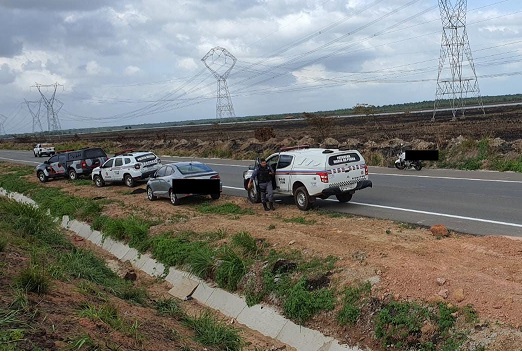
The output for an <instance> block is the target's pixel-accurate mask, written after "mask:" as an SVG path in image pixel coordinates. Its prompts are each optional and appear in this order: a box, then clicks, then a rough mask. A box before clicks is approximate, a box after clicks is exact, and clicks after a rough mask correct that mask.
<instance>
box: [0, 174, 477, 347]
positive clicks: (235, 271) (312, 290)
mask: <svg viewBox="0 0 522 352" xmlns="http://www.w3.org/2000/svg"><path fill="white" fill-rule="evenodd" d="M3 166H5V167H3V171H2V172H1V173H0V187H3V188H5V189H7V190H9V191H15V192H20V193H24V194H26V195H27V196H29V197H31V198H33V199H34V200H36V201H37V203H38V204H39V205H40V206H41V208H40V209H36V208H33V207H31V206H27V205H20V204H17V203H15V202H12V201H3V202H1V203H0V204H1V205H0V215H1V217H0V218H1V219H2V220H1V221H0V226H1V227H0V229H3V230H4V231H6V232H7V233H8V234H9V235H8V237H7V239H4V240H3V242H1V241H0V255H1V254H2V253H5V252H6V249H7V248H9V249H11V248H16V250H20V251H23V252H24V253H25V255H26V256H27V257H28V258H30V259H28V260H27V261H25V265H24V266H23V267H22V268H20V270H19V272H18V273H17V274H16V275H14V276H13V277H12V278H8V277H7V276H5V275H2V276H1V278H2V279H1V280H2V284H3V287H5V288H8V287H9V290H10V293H9V296H10V297H11V300H12V302H16V303H12V302H7V303H4V304H3V307H1V308H0V309H1V310H0V327H2V328H6V329H7V327H12V328H9V329H7V330H5V331H6V332H2V333H0V347H1V348H9V349H25V348H26V347H27V345H25V344H24V343H26V342H27V341H31V338H30V337H28V336H29V335H28V331H30V329H31V325H30V323H29V322H28V321H27V320H25V319H22V320H20V317H22V316H23V314H25V311H24V310H23V309H22V308H20V307H24V306H25V307H31V303H30V302H31V300H30V299H29V298H28V297H29V296H28V295H45V294H52V293H53V292H55V290H56V287H57V286H59V282H67V283H69V282H76V283H78V287H79V289H78V290H79V292H81V293H82V294H83V295H84V296H85V297H95V298H96V299H95V300H88V299H85V300H84V302H83V303H82V302H78V306H77V314H78V316H79V317H81V318H86V319H90V320H92V321H101V322H103V324H104V325H106V326H108V327H109V328H110V329H112V330H114V331H118V332H119V333H120V334H122V335H124V336H126V337H127V338H129V339H131V340H132V341H133V343H134V345H133V348H134V347H138V348H139V347H140V346H144V344H145V343H146V339H147V336H146V335H145V334H144V333H143V332H142V327H143V323H142V322H141V321H139V319H134V320H132V319H130V320H129V319H128V317H125V316H124V315H122V313H121V311H119V309H118V307H117V306H115V305H114V301H113V299H111V298H109V297H112V296H114V297H117V298H118V299H121V300H125V301H126V302H128V304H131V305H139V306H141V307H148V308H151V307H153V308H154V309H156V311H157V313H158V315H160V316H169V317H173V318H176V319H178V320H179V321H180V322H182V323H183V325H184V327H186V328H189V329H190V331H192V332H193V333H194V338H195V340H196V341H197V342H198V343H202V344H204V345H206V346H211V347H212V348H217V349H223V350H225V349H227V350H228V349H232V350H237V349H240V348H241V346H242V344H243V342H242V340H241V338H240V337H239V334H238V331H237V330H235V329H234V328H231V327H230V326H227V325H226V324H223V323H222V322H220V321H219V320H217V319H216V318H215V317H213V316H212V315H211V314H210V313H204V314H201V315H199V316H188V315H186V314H185V313H184V312H183V310H182V309H181V308H180V305H179V302H178V301H176V300H158V301H155V302H152V300H151V299H150V297H149V296H148V294H147V291H146V290H144V289H142V288H140V287H137V286H135V285H133V284H132V283H131V282H129V281H126V280H123V279H121V278H120V277H118V276H117V275H116V274H114V273H113V272H112V271H111V270H110V269H108V268H107V267H106V266H105V264H104V262H103V261H101V260H100V259H98V258H97V257H96V256H95V255H94V254H92V253H91V252H88V251H85V250H82V249H79V248H76V247H75V246H73V245H72V244H71V243H70V242H69V240H68V238H67V237H65V235H63V234H62V233H61V232H60V231H59V230H58V228H57V224H56V223H55V222H54V221H53V219H52V217H51V216H58V217H59V216H62V215H69V216H71V217H73V218H77V219H80V220H84V221H87V222H89V223H90V224H91V225H92V226H93V228H95V229H98V230H100V231H101V232H102V233H103V234H104V236H107V237H110V238H112V239H114V240H118V241H123V242H126V243H127V244H128V245H129V246H131V247H133V248H135V249H137V250H138V251H139V252H141V253H145V252H149V253H151V254H152V256H153V257H154V258H155V259H156V260H158V261H159V262H161V263H163V264H164V265H165V267H167V268H168V267H170V266H175V267H178V268H181V269H184V270H186V271H188V272H191V273H192V274H194V275H197V276H198V277H200V278H203V279H206V280H211V281H213V282H215V283H216V285H217V286H219V287H221V288H223V289H225V290H227V291H230V292H235V293H239V294H241V295H243V296H244V297H245V299H246V302H247V304H248V305H249V306H252V305H255V304H259V303H270V304H273V305H277V306H279V307H280V308H281V310H282V312H283V314H284V315H285V316H286V317H288V318H289V319H292V320H293V321H294V322H296V323H298V324H301V325H307V324H308V323H309V322H310V321H311V320H313V318H314V317H316V316H318V315H323V316H333V317H335V318H334V319H336V321H337V323H338V324H339V326H348V327H350V328H357V329H360V330H361V331H375V336H373V338H374V341H375V346H378V348H382V349H400V350H402V349H429V350H448V349H459V347H460V346H461V345H462V343H464V341H465V340H466V331H467V328H468V327H469V326H470V324H473V321H471V319H470V320H468V317H470V316H471V317H473V316H476V314H475V313H474V311H473V309H472V307H466V308H464V309H463V308H455V307H452V306H450V305H447V304H445V303H434V304H428V303H424V302H411V301H395V300H393V299H392V298H391V297H387V298H384V299H383V298H377V297H375V296H373V295H372V286H371V284H370V283H368V282H353V283H352V284H351V285H350V286H343V287H339V286H338V285H337V284H336V282H335V281H332V279H331V278H332V274H333V272H335V270H336V263H337V261H338V258H335V257H331V256H330V257H316V256H310V255H307V256H305V255H304V254H303V253H301V252H299V251H296V250H291V249H289V248H281V249H277V250H276V249H274V248H273V247H271V246H270V245H269V244H268V243H266V242H265V240H263V239H261V238H256V237H255V234H254V235H253V234H251V233H249V232H245V231H243V232H238V233H230V232H229V231H227V230H226V229H221V228H218V229H215V230H214V231H210V232H196V231H186V230H183V231H178V230H175V228H176V226H173V230H172V231H168V232H164V233H161V234H157V235H154V236H151V234H150V228H151V226H153V225H155V224H158V223H159V222H161V221H160V220H157V219H153V218H151V217H147V218H142V217H139V216H136V215H132V216H127V217H123V218H113V217H109V216H107V215H103V214H102V213H103V208H104V206H105V205H106V204H108V202H109V201H108V200H107V199H86V198H79V197H75V196H71V195H69V194H67V193H65V192H63V191H61V190H59V189H57V188H54V187H53V188H51V187H44V186H43V185H40V184H38V183H31V182H29V181H27V180H25V178H24V177H25V176H27V175H32V169H31V168H28V167H22V166H8V165H6V164H4V165H3ZM79 186H82V185H79ZM51 197H52V200H51V199H50V198H51ZM43 209H49V211H50V214H51V215H48V214H47V213H46V211H44V210H43ZM193 209H194V210H196V211H197V212H201V213H204V214H215V215H227V216H228V215H234V216H238V217H241V216H248V215H252V212H251V211H246V210H245V209H242V208H240V207H238V206H236V205H234V204H232V203H222V204H217V205H215V204H210V203H203V204H201V205H195V206H193ZM247 210H248V209H247ZM317 216H324V217H325V218H328V217H336V216H339V215H338V214H336V213H330V212H326V213H324V214H322V213H319V212H318V213H317ZM182 218H183V217H180V219H182ZM176 219H177V218H176ZM279 220H280V221H281V222H291V223H296V224H302V225H310V224H313V223H314V222H313V220H310V219H305V218H303V217H295V218H288V219H284V218H281V219H279ZM180 221H183V220H180ZM177 222H178V220H175V221H172V223H173V224H176V223H177ZM269 227H271V228H272V229H274V230H275V229H277V226H276V225H275V224H270V225H269ZM1 270H2V272H3V271H4V270H5V268H4V269H1ZM165 274H166V273H165ZM3 302H5V300H4V301H3ZM28 302H29V303H28ZM15 307H16V308H15ZM33 308H34V309H36V308H35V307H33ZM29 311H31V309H30V308H29ZM457 319H460V320H459V324H457ZM27 324H29V326H27ZM0 330H1V329H0ZM22 341H25V342H23V343H22ZM355 342H356V341H355ZM70 343H71V344H70V346H72V347H74V348H82V349H84V348H87V349H97V348H101V347H100V346H101V345H100V344H101V343H102V342H100V341H99V339H98V338H97V337H93V336H90V335H88V334H87V332H82V331H79V332H77V336H76V337H75V338H74V339H72V340H71V342H70ZM31 347H32V348H33V347H34V348H38V349H44V347H45V346H42V345H37V344H36V345H32V346H31ZM129 348H130V347H129ZM142 348H143V347H142Z"/></svg>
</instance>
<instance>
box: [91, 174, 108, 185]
mask: <svg viewBox="0 0 522 352" xmlns="http://www.w3.org/2000/svg"><path fill="white" fill-rule="evenodd" d="M93 179H94V184H95V185H96V187H103V186H105V181H103V178H102V177H101V176H100V175H94V178H93Z"/></svg>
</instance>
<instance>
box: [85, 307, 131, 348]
mask: <svg viewBox="0 0 522 352" xmlns="http://www.w3.org/2000/svg"><path fill="white" fill-rule="evenodd" d="M79 315H80V317H85V318H89V319H91V320H92V321H94V322H97V321H101V322H103V323H105V324H107V325H109V326H110V327H111V328H113V329H114V330H116V331H119V332H122V333H124V334H125V335H127V336H129V337H133V338H135V339H136V340H139V339H140V337H139V334H138V328H139V324H138V323H137V321H136V322H133V323H132V324H129V323H128V322H126V321H125V320H124V319H123V318H122V317H120V315H119V312H118V310H117V309H116V307H114V306H112V305H110V304H103V305H101V306H98V307H97V306H95V305H91V304H88V305H87V306H85V307H84V308H83V309H82V310H80V312H79Z"/></svg>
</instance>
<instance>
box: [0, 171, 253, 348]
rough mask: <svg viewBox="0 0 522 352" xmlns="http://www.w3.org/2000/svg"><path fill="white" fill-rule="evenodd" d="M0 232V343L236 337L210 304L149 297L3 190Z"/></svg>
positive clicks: (196, 344)
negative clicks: (186, 305)
mask: <svg viewBox="0 0 522 352" xmlns="http://www.w3.org/2000/svg"><path fill="white" fill-rule="evenodd" d="M3 176H4V175H3ZM3 181H5V179H4V178H3V177H2V182H3ZM2 187H5V183H2ZM33 192H34V193H35V194H37V192H36V190H33ZM60 210H61V208H59V209H58V211H60ZM0 232H1V233H2V236H1V240H0V263H1V265H0V297H1V299H0V350H33V349H34V350H49V349H50V350H58V349H65V350H70V349H81V350H86V349H87V350H97V349H102V350H107V349H123V350H131V349H147V343H148V342H151V341H154V340H155V339H156V338H157V337H158V335H163V334H166V335H169V334H170V335H172V336H171V337H170V338H166V339H165V341H167V343H166V344H165V345H164V346H163V347H162V349H173V350H177V349H179V350H188V349H198V350H204V349H208V348H210V349H218V350H239V349H241V347H242V345H243V340H242V338H241V336H240V334H239V331H238V330H237V329H236V328H234V327H231V326H229V325H228V324H226V323H224V322H222V321H221V320H219V319H218V318H216V317H214V316H213V315H212V314H211V313H210V312H206V313H204V314H196V315H191V314H187V313H185V312H184V310H183V309H182V308H181V306H180V303H179V301H177V300H175V299H170V300H163V301H161V300H158V301H155V300H153V299H152V298H151V297H150V296H149V294H148V292H147V290H146V289H144V288H142V287H140V286H138V285H137V284H135V283H133V282H132V281H128V280H124V279H123V278H121V277H119V276H118V275H117V274H116V273H114V272H113V271H112V270H110V269H109V268H108V267H107V266H106V264H105V262H104V261H103V260H102V259H100V258H98V257H97V256H96V255H95V254H94V253H92V252H90V251H88V250H85V249H82V248H78V247H76V246H74V245H73V244H72V243H71V242H70V240H69V237H67V236H66V235H65V234H64V233H62V232H61V230H60V229H59V228H58V225H57V223H56V222H55V221H54V220H53V217H52V216H51V215H49V214H47V212H46V211H44V210H43V208H35V207H33V206H31V205H26V204H21V203H17V202H15V201H11V200H7V199H5V198H4V199H3V200H2V201H1V202H0ZM125 302H126V303H125ZM133 306H136V307H140V309H147V310H148V311H149V312H150V313H151V314H153V315H154V314H155V315H157V316H158V319H159V317H162V316H165V315H168V316H169V319H170V318H174V319H175V321H174V322H172V321H169V322H168V323H167V320H165V321H164V322H163V323H161V324H165V326H164V327H162V326H161V325H156V324H155V325H154V326H153V327H148V326H147V323H146V322H145V321H143V320H142V319H141V318H140V317H139V315H134V314H129V313H128V310H129V309H131V310H132V307H133ZM124 307H128V308H124ZM154 312H156V313H154ZM82 319H87V320H89V321H91V322H92V323H86V322H83V323H82V321H83V320H82ZM79 322H80V323H79ZM176 324H177V325H176ZM96 326H99V327H101V328H96ZM168 326H171V328H168ZM174 326H177V329H178V330H179V332H176V331H177V330H175V329H173V327H174Z"/></svg>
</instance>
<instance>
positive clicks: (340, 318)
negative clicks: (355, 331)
mask: <svg viewBox="0 0 522 352" xmlns="http://www.w3.org/2000/svg"><path fill="white" fill-rule="evenodd" d="M371 289H372V286H371V284H370V283H369V282H365V283H364V284H361V285H357V286H351V287H348V288H347V289H345V290H344V297H343V306H342V308H341V310H340V311H339V313H338V314H337V322H338V323H339V324H341V325H346V324H350V325H354V324H355V323H356V322H357V320H358V319H359V316H360V314H361V304H362V301H363V299H364V298H366V297H368V296H369V295H370V292H371Z"/></svg>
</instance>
